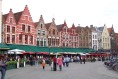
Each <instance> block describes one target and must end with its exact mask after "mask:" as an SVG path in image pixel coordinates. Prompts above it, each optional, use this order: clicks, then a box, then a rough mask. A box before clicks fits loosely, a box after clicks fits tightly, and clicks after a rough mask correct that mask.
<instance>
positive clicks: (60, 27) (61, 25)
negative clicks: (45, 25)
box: [57, 24, 63, 32]
mask: <svg viewBox="0 0 118 79" xmlns="http://www.w3.org/2000/svg"><path fill="white" fill-rule="evenodd" d="M62 27H63V24H60V25H57V30H58V31H59V32H60V31H61V30H62Z"/></svg>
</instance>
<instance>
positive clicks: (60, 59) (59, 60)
mask: <svg viewBox="0 0 118 79" xmlns="http://www.w3.org/2000/svg"><path fill="white" fill-rule="evenodd" d="M57 63H58V66H59V70H60V71H61V70H62V65H63V60H62V57H61V56H59V58H58V59H57Z"/></svg>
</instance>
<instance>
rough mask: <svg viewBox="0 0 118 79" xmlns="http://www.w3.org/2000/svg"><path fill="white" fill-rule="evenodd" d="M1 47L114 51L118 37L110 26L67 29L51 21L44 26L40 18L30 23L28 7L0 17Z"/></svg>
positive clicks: (117, 48)
mask: <svg viewBox="0 0 118 79" xmlns="http://www.w3.org/2000/svg"><path fill="white" fill-rule="evenodd" d="M1 23H2V24H1V27H0V28H1V29H2V30H1V43H5V44H20V45H33V46H40V47H69V48H90V49H94V50H100V51H103V50H104V51H112V52H113V51H118V34H117V33H115V32H114V29H113V26H112V27H111V28H107V26H106V25H104V26H102V27H94V26H93V25H90V26H86V27H82V26H80V25H78V26H75V25H74V24H72V26H68V25H67V23H66V21H64V23H62V24H59V25H57V24H56V23H55V19H54V18H52V21H51V22H49V23H45V21H44V19H43V15H40V18H39V21H37V22H33V20H32V17H31V14H30V11H29V9H28V6H27V5H26V6H25V8H24V10H23V11H21V12H17V13H13V11H12V9H10V11H9V13H7V14H4V15H2V21H1Z"/></svg>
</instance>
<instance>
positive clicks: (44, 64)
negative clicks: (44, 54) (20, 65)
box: [42, 59, 46, 70]
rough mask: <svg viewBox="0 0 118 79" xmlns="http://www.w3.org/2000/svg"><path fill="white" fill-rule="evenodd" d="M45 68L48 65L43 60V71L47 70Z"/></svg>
mask: <svg viewBox="0 0 118 79" xmlns="http://www.w3.org/2000/svg"><path fill="white" fill-rule="evenodd" d="M45 66H46V63H45V60H44V59H43V60H42V67H43V70H44V69H45Z"/></svg>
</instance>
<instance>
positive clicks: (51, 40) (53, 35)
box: [45, 18, 59, 47]
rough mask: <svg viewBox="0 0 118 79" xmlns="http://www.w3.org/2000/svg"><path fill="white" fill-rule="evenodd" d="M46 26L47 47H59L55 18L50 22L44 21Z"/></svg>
mask: <svg viewBox="0 0 118 79" xmlns="http://www.w3.org/2000/svg"><path fill="white" fill-rule="evenodd" d="M45 25H46V28H47V30H48V36H47V38H48V46H49V47H59V33H58V29H57V27H56V24H55V19H54V18H53V19H52V22H50V23H46V24H45Z"/></svg>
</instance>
